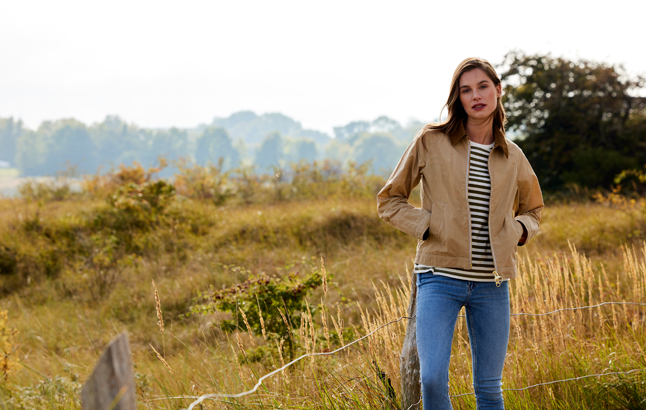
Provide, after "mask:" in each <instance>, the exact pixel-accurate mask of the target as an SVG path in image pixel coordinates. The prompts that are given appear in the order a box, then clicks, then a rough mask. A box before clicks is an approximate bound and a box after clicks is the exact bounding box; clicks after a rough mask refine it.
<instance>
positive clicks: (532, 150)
mask: <svg viewBox="0 0 646 410" xmlns="http://www.w3.org/2000/svg"><path fill="white" fill-rule="evenodd" d="M498 70H499V73H500V74H501V78H502V81H503V86H504V94H503V104H504V106H505V109H506V110H507V114H508V119H509V123H508V128H507V129H508V131H509V134H508V136H509V137H510V138H512V139H515V140H516V142H517V143H518V144H519V145H520V146H521V147H522V148H523V150H524V152H525V154H526V155H527V157H528V159H529V161H530V162H531V163H532V166H533V167H534V170H535V171H536V174H537V175H538V177H539V179H540V181H541V186H542V187H543V189H544V190H547V191H558V190H562V189H565V188H567V187H569V186H578V187H587V188H599V187H601V188H606V189H607V188H610V187H611V186H612V185H613V184H617V183H618V182H617V175H620V174H621V175H633V174H634V175H643V172H644V165H645V164H646V97H644V95H645V89H644V86H645V80H644V78H643V77H640V76H636V77H635V76H633V77H631V76H630V75H628V74H627V73H626V72H625V70H624V69H623V68H622V67H621V66H614V65H609V64H605V63H599V62H592V61H586V60H577V61H572V60H567V59H563V58H554V57H552V56H550V55H549V54H548V55H525V54H523V53H521V52H511V53H508V54H507V55H506V56H505V59H504V61H503V64H502V65H501V66H500V67H498ZM422 125H423V123H421V122H417V121H412V122H411V123H409V124H407V125H405V126H404V125H402V124H400V123H398V122H397V121H395V120H393V119H391V118H388V117H385V116H383V117H379V118H377V119H375V120H374V121H355V122H351V123H349V124H346V125H344V126H340V127H335V128H334V137H331V136H329V135H327V134H325V133H322V132H319V131H315V130H308V129H304V128H303V127H302V126H301V124H300V123H299V122H297V121H295V120H293V119H292V118H289V117H287V116H285V115H282V114H279V113H273V114H264V115H257V114H255V113H253V112H251V111H243V112H238V113H235V114H233V115H231V116H229V117H227V118H215V119H214V120H213V121H212V122H211V123H210V124H203V125H200V126H198V127H195V128H191V129H178V128H170V129H146V128H140V127H137V126H136V125H133V124H128V123H126V122H124V121H123V120H121V119H120V118H119V117H114V116H110V117H107V118H106V119H105V120H104V121H103V122H101V123H96V124H92V125H85V124H83V123H81V122H79V121H76V120H73V119H66V120H58V121H45V122H43V123H42V124H41V125H40V126H39V127H38V129H36V130H30V129H27V128H25V127H24V126H23V124H22V123H21V122H20V120H15V119H13V118H8V119H0V161H3V162H4V164H2V165H4V166H7V165H9V166H13V167H15V168H17V169H18V170H19V172H20V174H21V175H22V176H38V175H52V174H55V173H56V172H57V171H59V170H61V169H64V168H65V167H66V165H65V164H66V162H69V164H71V165H73V166H76V167H77V170H78V172H79V173H94V172H96V170H97V168H98V167H100V166H109V165H110V164H114V165H118V164H131V163H133V161H136V162H138V163H140V164H142V165H144V166H152V165H154V164H155V163H156V161H157V158H158V157H160V156H162V157H164V158H166V159H167V160H170V163H171V164H173V163H175V162H174V161H173V160H178V159H180V158H183V159H184V160H188V161H190V162H192V163H194V164H196V165H201V166H204V165H206V164H208V163H209V162H210V163H212V164H218V163H219V160H220V158H221V159H222V161H223V162H222V164H221V168H222V169H223V170H224V171H227V170H231V169H235V168H239V167H241V166H242V167H247V168H248V167H252V168H254V172H257V173H260V174H262V173H271V172H272V170H273V169H274V168H276V167H278V168H288V167H289V164H292V163H298V162H299V161H307V162H310V163H311V162H312V161H315V160H325V159H333V160H336V161H339V162H340V163H347V162H348V161H353V162H356V163H358V164H362V163H365V162H367V161H372V162H371V166H370V170H371V172H373V173H379V174H388V173H389V172H390V170H392V168H393V166H394V165H395V164H396V162H397V160H398V159H399V156H400V155H401V153H402V152H403V150H404V149H405V147H406V146H407V145H408V143H409V142H410V140H411V138H412V137H413V136H414V135H415V133H416V132H417V131H418V130H419V129H420V128H421V127H422ZM7 163H8V164H7ZM176 171H177V168H173V167H169V168H167V169H166V170H165V171H164V172H165V174H163V175H162V176H168V175H171V174H172V173H174V172H176ZM622 171H628V172H623V174H622ZM631 172H632V173H631ZM640 172H641V174H639V173H640ZM635 173H637V174H635ZM633 179H634V178H633Z"/></svg>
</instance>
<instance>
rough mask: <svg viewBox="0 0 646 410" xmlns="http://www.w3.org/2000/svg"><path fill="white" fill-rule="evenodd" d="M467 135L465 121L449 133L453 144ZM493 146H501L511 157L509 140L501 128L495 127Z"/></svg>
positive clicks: (506, 154) (507, 155)
mask: <svg viewBox="0 0 646 410" xmlns="http://www.w3.org/2000/svg"><path fill="white" fill-rule="evenodd" d="M465 137H467V132H466V130H465V129H464V123H463V122H460V127H459V128H458V129H457V130H456V131H455V132H453V133H452V134H450V135H449V138H450V139H451V144H453V145H455V144H457V143H458V141H460V140H461V139H462V138H465ZM467 138H468V137H467ZM493 138H494V140H493V142H494V144H493V147H494V148H500V149H501V150H502V152H503V153H504V154H505V157H507V158H509V147H508V146H507V140H506V139H505V134H503V132H502V131H501V130H500V129H494V130H493Z"/></svg>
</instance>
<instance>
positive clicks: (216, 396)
mask: <svg viewBox="0 0 646 410" xmlns="http://www.w3.org/2000/svg"><path fill="white" fill-rule="evenodd" d="M604 305H636V306H646V303H639V302H603V303H599V304H597V305H590V306H578V307H571V308H563V309H557V310H553V311H551V312H546V313H512V314H511V315H510V316H534V317H537V316H546V315H551V314H554V313H559V312H564V311H573V310H581V309H590V308H595V307H600V306H604ZM464 316H465V315H459V316H458V317H464ZM415 317H416V316H401V317H399V319H395V320H391V321H390V322H387V323H384V324H383V325H380V326H379V327H377V328H375V329H373V330H372V331H371V332H370V333H367V334H366V335H365V336H362V337H360V338H359V339H356V340H354V341H352V342H350V343H348V344H346V345H344V346H342V347H340V348H338V349H336V350H333V351H331V352H318V353H308V354H304V355H302V356H300V357H297V358H296V359H294V360H292V361H291V362H289V363H287V364H285V365H284V366H282V367H280V368H278V369H276V370H274V371H271V372H269V373H267V374H266V375H264V376H262V377H261V378H259V379H258V381H257V382H256V385H255V386H254V387H253V388H252V389H251V390H247V391H244V392H241V393H235V394H225V393H209V394H204V395H202V396H174V397H163V398H159V399H158V400H174V399H196V400H195V401H193V402H192V403H191V404H190V405H189V406H188V408H187V409H184V410H193V408H195V406H197V405H198V404H200V403H202V402H203V401H204V400H207V399H222V398H239V397H243V396H247V395H249V394H252V393H255V392H256V391H257V390H258V389H259V388H260V386H261V385H262V382H263V381H264V380H265V379H267V378H269V377H271V376H273V375H275V374H277V373H279V372H282V371H283V370H285V369H286V368H288V367H289V366H291V365H293V364H295V363H297V362H299V361H300V360H302V359H305V358H307V357H315V356H330V355H333V354H336V353H338V352H340V351H342V350H345V349H347V348H348V347H350V346H352V345H354V344H356V343H359V342H360V341H362V340H363V339H366V338H367V337H369V336H371V335H373V334H374V333H376V332H377V331H378V330H381V329H383V328H384V327H386V326H390V325H392V324H394V323H398V322H401V321H402V320H404V319H409V320H410V319H415ZM636 372H646V369H633V370H630V371H626V372H609V373H600V374H589V375H585V376H580V377H573V378H570V379H563V380H554V381H551V382H545V383H538V384H533V385H531V386H526V387H522V388H518V389H503V391H523V390H528V389H531V388H534V387H539V386H545V385H550V384H555V383H563V382H568V381H575V380H581V379H585V378H589V377H600V376H608V375H616V374H623V375H625V374H630V373H636ZM470 395H475V393H473V392H470V393H462V394H457V395H453V396H451V397H462V396H470ZM420 401H421V398H420ZM417 404H419V402H417V403H416V404H413V405H411V407H413V406H415V405H417Z"/></svg>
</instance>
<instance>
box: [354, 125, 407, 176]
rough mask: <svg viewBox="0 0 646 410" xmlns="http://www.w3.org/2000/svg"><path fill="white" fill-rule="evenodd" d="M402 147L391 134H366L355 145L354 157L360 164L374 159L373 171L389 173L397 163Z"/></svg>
mask: <svg viewBox="0 0 646 410" xmlns="http://www.w3.org/2000/svg"><path fill="white" fill-rule="evenodd" d="M401 151H402V150H401V149H400V148H399V147H398V145H397V142H396V141H395V139H394V138H393V137H392V136H391V135H390V134H385V133H375V134H364V135H362V136H361V137H360V138H359V139H358V140H357V143H356V144H355V146H354V151H353V153H352V158H353V160H355V161H356V162H357V163H359V164H363V163H364V162H368V161H372V167H371V168H372V172H373V173H375V174H377V173H379V174H387V173H390V171H392V169H393V168H394V167H395V165H397V160H399V157H400V155H401Z"/></svg>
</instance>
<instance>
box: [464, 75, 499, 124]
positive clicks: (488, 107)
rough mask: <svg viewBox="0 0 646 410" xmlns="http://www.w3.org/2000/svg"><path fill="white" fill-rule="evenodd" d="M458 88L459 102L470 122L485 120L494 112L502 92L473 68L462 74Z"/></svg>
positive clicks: (489, 79)
mask: <svg viewBox="0 0 646 410" xmlns="http://www.w3.org/2000/svg"><path fill="white" fill-rule="evenodd" d="M458 86H459V87H460V102H462V107H464V111H466V113H467V115H468V116H469V119H470V120H484V119H487V118H489V116H490V115H491V114H493V112H494V111H495V110H496V105H497V104H498V98H499V97H500V94H501V93H502V90H501V87H500V84H498V85H494V83H493V81H492V80H491V78H489V76H488V75H487V73H485V72H484V71H483V70H481V69H479V68H474V69H473V70H470V71H467V72H465V73H462V75H461V76H460V81H459V82H458Z"/></svg>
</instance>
